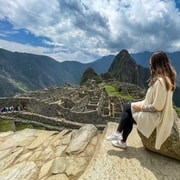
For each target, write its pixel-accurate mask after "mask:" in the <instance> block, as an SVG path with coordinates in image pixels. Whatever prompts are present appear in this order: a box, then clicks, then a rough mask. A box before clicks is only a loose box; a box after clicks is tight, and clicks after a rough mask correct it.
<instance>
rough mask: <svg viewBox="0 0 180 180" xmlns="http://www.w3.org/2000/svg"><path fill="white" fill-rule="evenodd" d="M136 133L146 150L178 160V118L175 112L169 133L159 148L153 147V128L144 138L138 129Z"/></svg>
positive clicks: (179, 148) (179, 158) (179, 126)
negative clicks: (148, 135) (147, 136)
mask: <svg viewBox="0 0 180 180" xmlns="http://www.w3.org/2000/svg"><path fill="white" fill-rule="evenodd" d="M138 134H139V136H140V138H141V140H142V143H143V146H144V147H145V148H147V149H148V150H150V151H153V152H156V153H159V154H162V155H165V156H168V157H171V158H174V159H177V160H180V119H179V118H178V117H177V114H176V113H175V120H174V124H173V127H172V130H171V135H170V136H169V137H168V138H167V139H166V141H165V142H164V143H163V144H162V146H161V148H160V149H159V150H157V149H155V139H156V131H155V130H154V131H153V133H152V134H151V136H150V137H149V138H146V137H145V136H144V135H143V134H142V133H141V132H139V131H138Z"/></svg>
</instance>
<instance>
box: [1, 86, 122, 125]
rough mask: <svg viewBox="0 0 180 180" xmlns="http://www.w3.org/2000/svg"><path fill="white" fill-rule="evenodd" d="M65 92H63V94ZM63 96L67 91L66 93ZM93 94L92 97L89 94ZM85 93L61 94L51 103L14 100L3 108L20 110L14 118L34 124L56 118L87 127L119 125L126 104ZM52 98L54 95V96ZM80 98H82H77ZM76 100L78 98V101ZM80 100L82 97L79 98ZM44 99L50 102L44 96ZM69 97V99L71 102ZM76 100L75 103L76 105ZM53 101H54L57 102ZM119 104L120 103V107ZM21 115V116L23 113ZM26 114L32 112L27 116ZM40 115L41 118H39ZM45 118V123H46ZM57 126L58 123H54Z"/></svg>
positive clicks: (100, 94) (7, 100) (3, 100)
mask: <svg viewBox="0 0 180 180" xmlns="http://www.w3.org/2000/svg"><path fill="white" fill-rule="evenodd" d="M61 91H62V90H61ZM63 92H64V91H63ZM89 92H90V93H89ZM89 92H85V93H84V94H82V93H77V91H72V89H71V91H70V92H66V95H68V96H63V95H62V94H60V93H59V94H60V95H59V94H58V92H56V96H57V94H58V96H59V97H58V98H57V97H53V96H52V95H51V96H52V97H51V101H50V100H49V99H48V101H44V99H41V98H42V97H41V96H40V95H39V94H38V99H35V98H36V96H34V97H33V98H32V97H28V96H27V97H13V98H1V99H0V108H1V107H5V106H14V107H15V109H17V107H18V108H19V109H20V111H18V112H17V113H16V112H14V113H13V116H15V117H16V118H17V117H19V118H21V119H26V118H27V119H29V120H33V121H36V120H37V121H40V122H42V123H50V121H49V120H48V121H47V119H48V118H46V117H49V118H57V119H59V120H60V121H61V119H65V120H67V121H71V122H72V123H74V124H75V123H85V124H88V123H90V124H95V125H105V124H107V122H109V121H113V122H118V121H119V116H120V112H121V110H122V105H123V103H125V102H124V101H123V100H119V99H117V98H109V97H108V96H107V95H106V94H104V92H102V91H101V92H99V91H98V92H97V91H92V90H91V91H89ZM51 93H52V94H53V92H51ZM77 94H79V95H77ZM75 96H76V97H75ZM78 96H79V97H78ZM43 97H44V98H45V97H46V98H47V97H50V96H48V93H47V94H46V96H45V95H44V94H43ZM69 97H70V98H69ZM74 99H76V101H73V100H74ZM52 100H55V101H54V102H53V101H52ZM117 102H118V103H117ZM21 112H22V113H21ZM23 112H29V113H28V114H26V115H24V114H23ZM37 115H39V116H37ZM43 118H44V120H43ZM51 123H53V124H54V125H55V124H56V122H53V121H52V122H51Z"/></svg>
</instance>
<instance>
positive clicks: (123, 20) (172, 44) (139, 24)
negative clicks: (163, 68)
mask: <svg viewBox="0 0 180 180" xmlns="http://www.w3.org/2000/svg"><path fill="white" fill-rule="evenodd" d="M0 4H1V6H0V19H3V18H4V17H6V18H7V19H8V20H9V21H10V22H11V23H12V24H13V26H14V28H15V29H16V30H18V29H21V28H23V29H26V30H27V31H29V32H31V33H32V34H34V35H35V36H45V37H47V38H48V39H50V40H51V42H50V41H44V42H45V43H47V44H48V45H54V48H53V49H52V50H49V49H48V48H43V47H38V48H37V47H32V46H30V45H20V44H19V45H18V46H16V47H19V50H20V49H21V48H22V50H23V51H24V50H27V51H28V52H29V51H31V50H33V52H37V51H39V53H45V52H49V53H48V54H47V55H49V56H52V57H55V58H57V59H58V60H63V59H64V60H73V58H75V59H76V60H78V61H83V62H84V61H90V60H94V58H95V57H98V56H103V55H107V54H112V53H117V52H119V51H120V50H121V49H123V48H126V49H127V50H129V51H130V52H142V51H147V50H149V51H154V50H157V49H158V50H159V49H162V50H165V51H178V50H179V49H180V46H179V44H180V36H179V29H180V12H179V10H178V9H177V8H176V6H175V3H174V1H172V0H166V1H162V0H151V1H149V0H144V1H142V0H136V1H134V0H121V1H120V0H113V1H109V0H96V1H90V0H81V1H79V0H63V1H62V0H52V1H46V0H31V1H27V0H16V1H14V0H8V1H4V0H0ZM7 43H8V42H5V44H4V48H5V46H6V44H7ZM1 45H2V44H1ZM11 45H12V42H11ZM25 47H28V48H25ZM39 53H38V54H39ZM51 53H52V54H51ZM90 54H91V56H90ZM75 59H74V60H75Z"/></svg>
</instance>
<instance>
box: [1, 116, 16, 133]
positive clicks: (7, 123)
mask: <svg viewBox="0 0 180 180" xmlns="http://www.w3.org/2000/svg"><path fill="white" fill-rule="evenodd" d="M12 123H13V122H12V121H11V120H5V119H1V118H0V132H5V131H12Z"/></svg>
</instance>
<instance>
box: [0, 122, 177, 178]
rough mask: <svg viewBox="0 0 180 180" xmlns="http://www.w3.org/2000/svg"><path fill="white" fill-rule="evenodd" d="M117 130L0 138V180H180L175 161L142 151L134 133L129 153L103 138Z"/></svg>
mask: <svg viewBox="0 0 180 180" xmlns="http://www.w3.org/2000/svg"><path fill="white" fill-rule="evenodd" d="M116 126H117V123H112V122H111V123H108V125H107V128H106V129H105V130H104V132H103V134H101V133H99V132H98V131H97V128H96V127H95V126H94V125H90V124H87V125H85V126H83V127H82V128H80V129H79V130H73V131H69V130H63V131H61V132H57V131H45V130H36V129H25V130H22V131H18V132H15V133H14V132H12V131H9V132H3V133H0V143H1V146H0V180H39V179H40V180H76V179H79V180H96V179H98V180H99V179H101V180H119V179H123V180H124V179H125V180H126V179H133V180H134V179H137V180H139V179H142V180H144V179H146V180H148V179H150V180H153V179H156V180H159V179H162V180H164V179H167V180H168V179H169V180H171V179H172V180H173V179H174V180H176V179H177V180H179V179H180V171H179V169H180V162H179V161H177V160H174V159H170V158H168V157H164V156H161V155H159V154H155V153H152V152H149V151H147V150H145V149H144V148H143V146H142V142H141V140H140V138H139V136H138V134H137V131H136V129H135V128H134V129H133V131H132V133H131V135H130V137H129V139H128V142H127V143H128V149H126V150H121V149H119V148H116V147H113V146H112V145H111V142H108V141H106V140H105V138H104V137H105V136H106V135H108V134H110V133H111V132H112V131H114V130H115V128H116Z"/></svg>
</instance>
